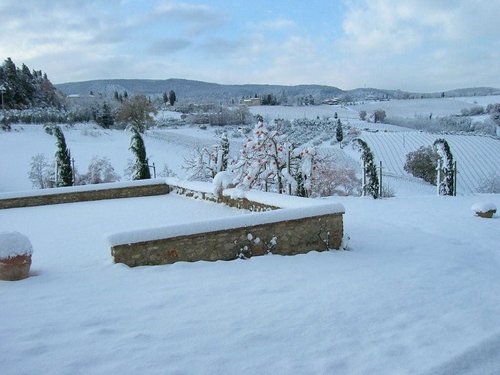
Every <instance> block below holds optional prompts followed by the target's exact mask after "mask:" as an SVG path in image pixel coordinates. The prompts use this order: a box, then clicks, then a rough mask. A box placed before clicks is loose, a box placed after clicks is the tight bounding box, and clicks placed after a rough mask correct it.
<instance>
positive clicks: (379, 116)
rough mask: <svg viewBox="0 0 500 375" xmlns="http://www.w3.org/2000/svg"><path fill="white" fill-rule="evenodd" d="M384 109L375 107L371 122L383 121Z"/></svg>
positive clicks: (384, 116)
mask: <svg viewBox="0 0 500 375" xmlns="http://www.w3.org/2000/svg"><path fill="white" fill-rule="evenodd" d="M386 117H387V116H386V114H385V111H384V110H383V109H377V110H376V111H375V112H373V122H384V120H385V118H386Z"/></svg>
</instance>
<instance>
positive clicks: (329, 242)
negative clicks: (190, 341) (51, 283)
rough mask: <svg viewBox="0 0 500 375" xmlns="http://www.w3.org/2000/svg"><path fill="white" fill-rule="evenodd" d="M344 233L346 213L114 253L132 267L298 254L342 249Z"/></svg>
mask: <svg viewBox="0 0 500 375" xmlns="http://www.w3.org/2000/svg"><path fill="white" fill-rule="evenodd" d="M343 232H344V231H343V222H342V213H335V214H328V215H321V216H313V217H305V218H301V219H296V220H287V221H280V222H275V223H268V224H262V225H253V226H246V227H240V228H234V229H229V230H220V231H213V232H205V233H197V234H192V235H186V236H179V237H172V238H165V239H159V240H154V241H144V242H137V243H131V244H123V245H115V246H112V247H111V253H112V255H113V257H114V261H115V262H116V263H124V264H127V265H128V266H131V267H134V266H143V265H159V264H171V263H175V262H178V261H187V262H194V261H199V260H207V261H215V260H232V259H236V258H239V257H245V258H248V257H251V256H258V255H264V254H267V253H272V254H280V255H295V254H301V253H307V252H309V251H311V250H317V251H324V250H327V249H340V247H341V243H342V238H343Z"/></svg>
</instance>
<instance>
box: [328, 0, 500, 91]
mask: <svg viewBox="0 0 500 375" xmlns="http://www.w3.org/2000/svg"><path fill="white" fill-rule="evenodd" d="M493 3H495V2H491V1H483V0H479V1H474V2H471V1H466V0H457V1H453V2H450V1H445V0H407V1H404V2H401V1H399V0H373V1H371V0H370V1H368V0H366V1H365V0H363V1H358V2H349V3H346V7H347V11H346V14H345V17H344V20H343V22H342V31H343V35H342V36H341V38H340V39H339V40H338V41H337V42H336V43H334V45H335V46H336V49H337V50H338V51H339V52H340V55H341V60H342V62H341V64H342V65H343V66H344V69H345V70H346V71H350V74H351V75H352V76H353V77H356V76H357V77H358V82H359V81H361V80H362V81H364V82H365V83H367V84H368V85H371V86H378V87H387V88H402V89H408V90H435V89H437V90H440V89H446V88H450V86H451V87H458V86H476V85H495V84H497V85H498V84H499V83H500V82H499V80H498V76H499V75H500V65H499V64H498V60H496V61H495V59H496V58H498V52H494V51H495V49H496V50H498V49H497V47H498V35H499V34H500V23H499V22H498V19H500V7H498V4H497V6H495V5H493ZM486 72H489V73H486ZM352 81H353V82H354V80H352ZM453 82H455V83H453Z"/></svg>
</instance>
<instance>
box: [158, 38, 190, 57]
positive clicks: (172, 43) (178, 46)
mask: <svg viewBox="0 0 500 375" xmlns="http://www.w3.org/2000/svg"><path fill="white" fill-rule="evenodd" d="M190 45H192V42H191V41H190V40H188V39H185V38H164V39H161V40H158V41H156V42H154V43H153V44H152V45H151V47H150V48H149V51H150V52H151V53H152V54H155V55H168V54H172V53H175V52H178V51H181V50H183V49H186V48H188V47H189V46H190Z"/></svg>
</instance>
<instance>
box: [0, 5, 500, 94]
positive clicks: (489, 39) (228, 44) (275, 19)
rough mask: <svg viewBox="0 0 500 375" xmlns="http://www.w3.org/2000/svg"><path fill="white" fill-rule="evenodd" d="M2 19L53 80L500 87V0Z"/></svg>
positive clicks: (87, 10) (7, 8)
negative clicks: (131, 79) (117, 79)
mask: <svg viewBox="0 0 500 375" xmlns="http://www.w3.org/2000/svg"><path fill="white" fill-rule="evenodd" d="M0 24H1V25H2V32H1V33H0V58H2V59H5V58H7V57H11V58H12V59H13V60H14V62H16V63H17V64H21V63H23V62H24V63H26V64H27V65H28V66H30V67H32V68H36V69H42V70H44V71H45V72H47V74H48V75H49V77H50V78H51V79H52V81H53V82H56V83H62V82H68V81H82V80H90V79H111V78H147V79H167V78H186V79H197V80H203V81H209V82H217V83H269V84H290V85H293V84H308V83H317V84H326V85H332V86H337V87H340V88H343V89H351V88H356V87H364V86H366V87H378V88H390V89H402V90H411V91H441V90H446V89H453V88H459V87H470V86H494V87H500V0H475V1H466V0H456V1H453V0H406V1H405V0H371V1H370V0H343V1H333V0H332V1H326V0H325V1H322V0H306V1H304V0H302V1H283V0H275V1H269V0H267V1H265V0H248V1H222V0H214V1H207V0H198V1H196V0H184V1H167V0H155V1H144V0H143V1H139V0H86V1H84V0H23V1H19V0H0Z"/></svg>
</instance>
